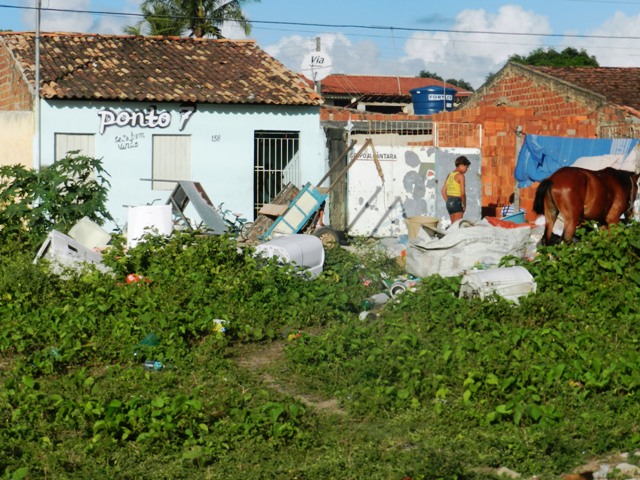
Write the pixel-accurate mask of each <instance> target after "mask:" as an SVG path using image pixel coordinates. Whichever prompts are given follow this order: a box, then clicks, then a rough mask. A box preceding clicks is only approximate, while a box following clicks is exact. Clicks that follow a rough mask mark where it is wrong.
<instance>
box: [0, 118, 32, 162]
mask: <svg viewBox="0 0 640 480" xmlns="http://www.w3.org/2000/svg"><path fill="white" fill-rule="evenodd" d="M33 131H34V114H33V113H32V112H29V111H27V112H20V111H0V166H4V165H16V164H22V165H24V166H25V167H28V168H30V167H32V166H33V163H32V161H31V159H32V158H33V155H32V151H33V138H34V137H33Z"/></svg>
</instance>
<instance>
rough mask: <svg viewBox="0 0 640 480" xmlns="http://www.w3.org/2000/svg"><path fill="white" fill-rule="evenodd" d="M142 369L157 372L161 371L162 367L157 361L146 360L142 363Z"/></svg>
mask: <svg viewBox="0 0 640 480" xmlns="http://www.w3.org/2000/svg"><path fill="white" fill-rule="evenodd" d="M144 368H145V369H146V370H153V371H156V372H157V371H158V370H162V369H163V368H164V365H163V364H162V362H158V361H157V360H147V361H146V362H144Z"/></svg>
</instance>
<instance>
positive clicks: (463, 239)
mask: <svg viewBox="0 0 640 480" xmlns="http://www.w3.org/2000/svg"><path fill="white" fill-rule="evenodd" d="M455 227H456V224H453V225H452V226H451V227H449V229H448V230H447V234H446V235H445V236H444V237H442V238H441V239H430V240H428V241H425V239H424V237H420V238H419V239H417V240H410V241H409V245H408V247H407V266H406V271H407V272H408V273H410V274H412V275H415V276H416V277H428V276H430V275H435V274H438V275H441V276H443V277H453V276H456V275H462V274H463V273H464V272H465V271H466V270H470V269H471V268H473V266H474V265H476V264H483V265H497V264H498V263H499V262H500V259H502V258H503V257H505V256H514V257H518V258H523V257H524V254H525V249H526V246H527V242H528V240H529V236H530V233H531V229H530V228H529V227H518V228H502V227H495V226H493V225H491V224H489V223H488V222H484V223H482V222H481V223H479V224H477V225H475V226H470V227H464V228H462V227H460V228H455Z"/></svg>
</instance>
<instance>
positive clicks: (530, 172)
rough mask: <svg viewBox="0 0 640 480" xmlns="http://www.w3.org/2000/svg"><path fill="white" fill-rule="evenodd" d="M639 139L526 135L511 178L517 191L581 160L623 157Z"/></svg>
mask: <svg viewBox="0 0 640 480" xmlns="http://www.w3.org/2000/svg"><path fill="white" fill-rule="evenodd" d="M637 143H638V140H636V139H631V138H616V139H611V138H566V137H546V136H542V135H527V136H526V137H525V139H524V142H523V145H522V149H521V150H520V154H519V155H518V162H517V164H516V169H515V172H514V177H515V179H516V180H517V181H518V186H519V187H520V188H524V187H528V186H529V185H531V184H532V183H534V182H540V181H542V180H544V179H545V178H547V177H549V176H550V175H551V174H552V173H553V172H555V171H556V170H558V169H559V168H562V167H568V166H570V165H573V164H574V163H575V161H576V160H578V159H579V158H583V157H597V156H601V155H620V156H623V157H626V156H627V155H629V154H630V153H631V150H633V148H634V147H635V146H636V144H637Z"/></svg>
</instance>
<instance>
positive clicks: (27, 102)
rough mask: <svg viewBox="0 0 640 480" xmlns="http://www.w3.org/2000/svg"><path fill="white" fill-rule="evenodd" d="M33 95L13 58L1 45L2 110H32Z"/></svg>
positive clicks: (0, 99)
mask: <svg viewBox="0 0 640 480" xmlns="http://www.w3.org/2000/svg"><path fill="white" fill-rule="evenodd" d="M32 105H33V103H32V97H31V93H30V91H29V89H28V87H27V84H26V81H25V80H24V78H23V77H22V74H21V73H20V71H19V70H18V68H17V67H16V64H15V62H14V60H13V58H12V57H11V56H10V55H9V53H8V52H7V50H6V49H4V48H2V46H0V110H31V109H32Z"/></svg>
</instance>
